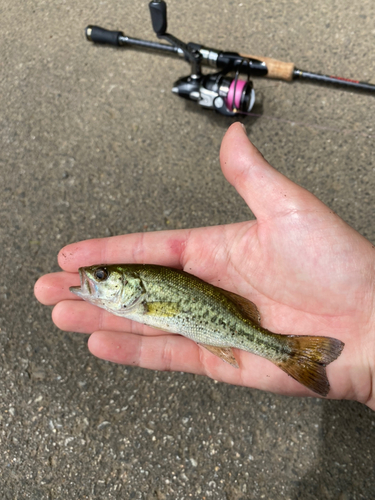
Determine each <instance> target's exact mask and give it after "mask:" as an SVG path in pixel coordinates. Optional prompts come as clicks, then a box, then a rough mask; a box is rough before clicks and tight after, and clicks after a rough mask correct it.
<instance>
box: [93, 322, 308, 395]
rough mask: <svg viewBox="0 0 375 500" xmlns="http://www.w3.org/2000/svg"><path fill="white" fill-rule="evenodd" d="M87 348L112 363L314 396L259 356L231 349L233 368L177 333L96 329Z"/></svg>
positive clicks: (290, 393) (282, 392) (289, 393)
mask: <svg viewBox="0 0 375 500" xmlns="http://www.w3.org/2000/svg"><path fill="white" fill-rule="evenodd" d="M88 347H89V349H90V352H91V353H92V354H93V355H94V356H97V357H98V358H101V359H105V360H107V361H112V362H114V363H120V364H126V365H133V366H139V367H142V368H148V369H151V370H167V371H183V372H187V373H196V374H199V375H207V376H209V377H211V378H213V379H214V380H218V381H221V382H227V383H230V384H235V385H245V386H248V387H254V388H258V389H261V390H265V391H272V392H277V393H279V394H287V395H295V396H306V395H309V396H313V395H315V396H316V394H314V393H312V392H311V391H309V390H308V389H305V388H304V387H303V386H301V385H300V384H298V382H296V381H295V380H293V379H292V378H291V377H289V376H288V375H287V374H286V373H284V372H282V371H281V370H280V369H279V368H277V367H276V366H275V365H273V364H272V363H271V362H269V361H267V360H265V359H263V358H260V357H259V356H255V355H254V354H250V353H248V352H244V351H240V350H238V349H235V356H236V359H237V361H238V363H239V366H240V369H238V368H234V367H233V366H230V365H228V364H227V363H225V362H224V361H222V360H221V359H220V358H218V357H217V356H215V355H213V354H212V353H210V352H208V351H207V350H206V349H204V348H203V347H200V346H198V345H197V344H196V343H195V342H193V341H191V340H189V339H187V338H185V337H182V336H180V335H170V334H166V335H162V336H158V337H144V336H142V335H133V334H130V333H116V332H109V331H100V332H94V333H93V334H92V335H91V337H90V339H89V342H88Z"/></svg>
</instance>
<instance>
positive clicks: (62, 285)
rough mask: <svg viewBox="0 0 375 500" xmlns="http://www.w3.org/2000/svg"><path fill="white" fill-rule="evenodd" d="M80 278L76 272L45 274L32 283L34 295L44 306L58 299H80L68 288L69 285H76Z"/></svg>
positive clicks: (55, 302)
mask: <svg viewBox="0 0 375 500" xmlns="http://www.w3.org/2000/svg"><path fill="white" fill-rule="evenodd" d="M79 284H80V279H79V275H78V273H64V272H60V273H53V274H46V275H44V276H42V277H41V278H39V279H38V281H37V282H36V283H35V285H34V294H35V297H36V298H37V299H38V300H39V302H41V303H42V304H44V305H46V306H52V305H55V304H57V303H58V302H59V301H60V300H64V299H70V300H80V299H79V297H77V296H76V295H74V294H73V293H72V292H71V291H70V290H69V287H70V286H78V285H79Z"/></svg>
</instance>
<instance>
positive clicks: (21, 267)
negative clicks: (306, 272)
mask: <svg viewBox="0 0 375 500" xmlns="http://www.w3.org/2000/svg"><path fill="white" fill-rule="evenodd" d="M147 4H148V3H147V2H146V1H140V2H130V1H126V0H125V1H119V0H113V1H111V2H109V1H102V2H89V1H87V0H81V1H80V2H73V1H72V0H66V1H63V2H56V3H52V2H45V1H43V0H35V1H33V2H22V1H20V0H15V1H14V2H5V0H0V28H1V30H0V33H1V35H0V36H1V42H0V56H1V57H0V61H1V62H0V64H1V73H0V99H1V108H0V109H1V112H0V140H1V149H0V169H1V170H0V171H1V183H0V238H1V246H0V261H1V280H0V328H1V330H0V355H1V364H0V374H1V385H0V456H1V464H2V465H1V472H0V491H1V495H0V496H1V498H3V499H4V500H5V499H9V500H10V499H24V498H25V499H33V500H39V499H60V498H61V499H65V498H67V499H68V498H69V499H97V498H105V499H112V498H116V499H128V498H129V499H146V500H151V499H157V500H163V499H174V500H175V499H178V500H183V499H185V500H186V499H190V498H192V499H202V500H205V499H207V500H210V499H220V500H222V499H224V500H240V499H241V500H245V499H258V498H265V499H279V498H285V499H290V500H296V499H301V498H303V499H317V498H318V499H333V500H349V499H371V498H374V497H375V493H374V492H375V472H374V470H375V469H374V461H375V414H374V413H373V412H371V411H370V410H369V409H367V408H366V407H364V406H362V405H360V404H357V403H354V402H340V401H321V400H318V399H300V400H297V399H290V398H286V397H281V396H275V395H272V394H268V393H262V392H259V391H255V390H251V389H246V388H239V387H231V386H228V385H224V384H218V383H215V382H214V381H212V380H208V379H205V378H202V377H198V376H193V375H186V374H181V373H158V372H150V371H146V370H142V369H136V368H129V367H124V366H117V365H113V364H110V363H107V362H104V361H100V360H97V359H95V358H93V357H92V356H91V355H90V354H89V353H88V351H87V347H86V342H87V338H86V337H85V336H82V335H78V334H74V333H64V332H61V331H59V330H58V329H57V328H55V327H54V325H53V323H52V321H51V318H50V313H51V311H50V309H49V308H47V307H43V306H41V305H40V304H38V303H37V302H36V300H35V299H34V298H33V285H34V282H35V280H36V279H37V278H38V277H39V276H41V275H42V274H43V273H47V272H51V271H54V270H57V269H58V267H57V263H56V255H57V252H58V250H59V249H60V248H61V247H62V246H63V245H65V244H67V243H70V242H73V241H76V240H80V239H85V238H90V237H102V236H107V235H114V234H122V233H126V232H135V231H151V230H160V229H166V228H188V227H197V226H202V225H215V224H222V223H228V222H235V221H242V220H245V219H247V218H248V217H249V216H251V214H250V213H249V211H248V209H247V207H246V206H245V204H244V202H243V201H242V199H240V197H239V196H238V195H237V193H236V192H235V191H234V190H233V188H231V187H230V186H229V185H228V184H227V183H226V181H225V180H224V178H223V176H222V174H221V170H220V167H219V161H218V155H219V147H220V142H221V139H222V136H223V134H224V132H225V130H226V129H227V127H228V126H229V125H230V123H232V120H231V119H228V118H225V117H222V116H219V115H216V114H214V113H213V112H209V111H203V110H199V109H198V108H197V107H196V106H195V105H194V104H193V103H186V102H184V101H182V100H180V99H178V97H176V96H174V95H172V93H171V92H170V90H171V87H172V84H173V82H174V81H175V80H176V79H177V78H178V77H180V76H182V75H185V74H187V73H188V70H189V67H188V65H187V64H186V63H185V62H184V61H182V60H179V59H173V58H171V57H166V56H163V55H154V54H151V53H147V52H142V51H136V50H131V49H125V50H116V49H113V48H109V47H96V46H94V45H93V44H90V43H88V42H87V41H86V40H85V38H84V31H83V30H84V28H85V26H86V25H87V24H99V25H102V26H105V27H108V28H111V29H122V30H123V31H125V33H126V34H129V35H130V36H134V37H139V38H146V39H151V40H154V39H155V36H154V34H153V32H152V29H151V23H150V19H149V13H148V6H147ZM168 7H169V28H170V31H171V32H172V33H173V34H175V35H176V36H179V37H180V38H182V39H183V40H186V41H197V42H201V43H204V44H206V45H209V46H213V47H218V48H222V49H226V50H238V51H242V52H247V53H253V54H260V55H268V56H270V57H274V58H277V59H281V60H292V61H293V62H295V63H296V65H297V67H300V68H302V69H308V70H311V71H318V72H319V71H320V72H325V73H329V74H337V75H340V76H346V77H352V78H358V79H362V80H368V81H372V82H373V83H375V65H374V57H373V50H374V49H373V47H374V36H375V3H374V2H372V1H370V0H364V1H363V2H352V1H349V0H342V1H341V2H326V1H324V0H317V1H316V2H314V3H311V2H303V1H300V2H292V1H287V0H281V1H280V0H269V1H267V2H265V1H260V0H255V1H254V2H251V3H250V2H242V3H241V2H239V1H238V2H233V1H223V2H220V3H218V2H216V1H214V0H207V1H206V2H199V1H197V0H187V1H185V2H177V1H173V0H171V1H170V2H169V3H168ZM255 88H256V89H257V106H256V109H255V112H256V113H258V114H261V116H260V117H249V118H247V119H246V120H245V123H246V125H247V130H248V134H249V137H250V138H251V140H252V141H253V142H254V143H255V144H256V146H257V147H258V148H259V149H260V150H261V152H262V153H263V154H264V155H265V157H266V158H267V159H268V160H269V161H270V163H271V164H272V165H274V166H275V167H276V168H278V169H279V170H280V171H281V172H283V173H284V174H286V175H287V176H289V177H290V178H291V179H292V180H294V181H295V182H297V183H299V184H301V185H303V186H304V187H306V188H307V189H309V190H310V191H312V192H313V193H315V194H316V195H317V196H318V197H319V198H320V199H321V200H322V201H324V202H325V203H327V204H328V205H329V206H330V207H331V208H332V209H334V210H335V211H336V212H337V213H338V214H339V215H340V216H341V217H342V218H343V219H344V220H346V221H347V222H348V223H350V224H351V225H352V226H353V227H354V228H356V229H357V230H358V231H360V232H361V233H362V234H363V235H364V236H366V237H367V238H369V239H370V240H371V241H373V242H374V241H375V218H374V207H375V198H374V192H375V180H374V178H375V176H374V172H375V162H374V139H375V128H374V110H375V105H374V103H375V101H374V97H373V96H370V95H364V94H358V93H357V94H355V93H351V92H346V91H342V90H338V89H334V88H324V87H318V86H316V85H310V84H303V83H298V82H295V83H293V84H287V83H280V82H276V81H270V80H262V79H257V80H255Z"/></svg>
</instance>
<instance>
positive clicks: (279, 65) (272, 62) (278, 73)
mask: <svg viewBox="0 0 375 500" xmlns="http://www.w3.org/2000/svg"><path fill="white" fill-rule="evenodd" d="M240 56H242V57H251V58H253V59H258V60H259V61H264V62H265V63H266V65H267V69H268V73H267V75H266V76H267V78H278V79H280V80H286V81H288V82H290V81H291V80H293V71H294V63H288V62H283V61H277V60H276V59H271V57H262V56H249V55H248V54H240Z"/></svg>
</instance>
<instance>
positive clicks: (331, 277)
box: [35, 123, 375, 409]
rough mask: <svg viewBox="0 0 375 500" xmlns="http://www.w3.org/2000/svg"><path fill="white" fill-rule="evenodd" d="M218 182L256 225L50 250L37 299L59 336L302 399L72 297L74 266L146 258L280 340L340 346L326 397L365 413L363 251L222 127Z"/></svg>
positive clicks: (112, 356) (374, 289) (361, 241)
mask: <svg viewBox="0 0 375 500" xmlns="http://www.w3.org/2000/svg"><path fill="white" fill-rule="evenodd" d="M220 160H221V166H222V170H223V173H224V175H225V177H226V178H227V180H228V181H229V182H230V183H231V184H232V185H233V186H234V187H235V188H236V189H237V191H238V193H239V194H240V195H241V196H242V197H243V198H244V200H245V201H246V202H247V203H248V205H249V207H250V208H251V210H252V212H253V213H254V215H255V216H256V220H251V221H248V222H242V223H236V224H228V225H224V226H214V227H205V228H199V229H187V230H176V231H161V232H153V233H141V234H129V235H124V236H115V237H111V238H103V239H96V240H87V241H82V242H79V243H74V244H71V245H68V246H66V247H65V248H63V249H62V250H61V251H60V253H59V257H58V259H59V264H60V266H61V268H62V269H63V270H64V271H63V272H60V273H54V274H48V275H45V276H43V277H42V278H40V279H39V280H38V281H37V283H36V285H35V295H36V297H37V299H38V300H39V301H40V302H42V303H43V304H46V305H55V307H54V309H53V313H52V317H53V321H54V322H55V324H56V325H57V326H58V327H59V328H60V329H62V330H68V331H76V332H82V333H91V337H90V339H89V343H88V345H89V349H90V351H91V352H92V353H93V354H94V355H95V356H98V357H100V358H103V359H106V360H109V361H113V362H116V363H123V364H129V365H137V366H141V367H144V368H150V369H154V370H176V371H186V372H191V373H197V374H204V375H207V376H209V377H211V378H214V379H216V380H219V381H223V382H227V383H231V384H239V385H244V386H249V387H256V388H259V389H262V390H268V391H272V392H277V393H281V394H287V395H296V396H307V395H314V393H312V392H311V391H309V390H308V389H306V388H305V387H303V386H301V385H300V384H298V383H297V382H296V381H295V380H293V379H292V378H291V377H288V375H286V374H285V373H284V372H282V371H281V370H280V369H279V368H277V367H276V366H275V365H273V364H272V363H271V362H269V361H267V360H265V359H263V358H261V357H259V356H255V355H254V354H251V353H248V352H245V351H242V350H241V351H240V350H236V358H237V359H238V360H239V365H240V367H241V368H240V369H236V368H233V367H231V366H230V365H228V364H226V363H224V362H223V361H222V360H220V359H219V358H217V357H216V356H214V355H213V354H211V353H209V352H208V351H206V350H205V349H203V348H200V347H199V346H198V345H197V344H195V343H194V342H192V341H191V340H189V339H187V338H185V337H182V336H179V335H175V334H170V333H163V332H161V331H160V330H154V329H152V328H149V327H146V326H144V325H141V324H139V323H134V322H131V321H130V320H127V319H125V318H120V317H117V316H113V315H111V314H109V313H107V312H106V311H104V310H102V309H99V308H97V307H95V306H93V305H91V304H89V303H87V302H83V301H81V300H78V299H77V297H76V296H74V295H73V294H72V293H71V292H69V287H70V286H72V285H78V284H79V276H78V273H77V271H78V268H79V267H81V266H89V265H93V264H112V263H116V264H120V263H149V264H159V265H164V266H170V267H176V268H180V269H184V270H185V271H188V272H189V273H191V274H194V275H196V276H198V277H200V278H201V279H203V280H205V281H207V282H209V283H212V284H214V285H216V286H219V287H221V288H224V289H227V290H230V291H233V292H235V293H237V294H239V295H242V296H244V297H246V298H248V299H250V300H251V301H252V302H254V303H255V304H256V305H257V307H258V309H259V311H260V314H261V317H262V326H264V327H265V328H267V329H269V330H271V331H273V332H277V333H283V334H294V335H325V336H329V337H334V338H337V339H340V340H342V341H343V342H344V343H345V347H344V350H343V352H342V354H341V355H340V357H339V358H338V359H337V360H336V361H334V362H333V363H332V364H330V365H329V366H328V367H327V375H328V379H329V381H330V385H331V390H330V393H329V395H328V397H330V398H339V399H343V398H345V399H355V400H358V401H360V402H362V403H365V404H367V405H368V406H369V407H371V408H372V409H375V393H374V387H375V248H374V246H373V245H371V243H370V242H369V241H368V240H366V239H365V238H363V237H362V236H361V235H360V234H359V233H357V232H356V231H355V230H354V229H352V228H351V227H350V226H348V225H347V224H346V223H345V222H344V221H343V220H342V219H340V218H339V217H338V216H337V215H336V214H335V213H334V212H332V210H330V209H329V208H328V207H327V206H326V205H324V204H323V203H322V202H321V201H319V200H318V199H317V198H316V197H315V196H314V195H312V194H311V193H310V192H308V191H306V190H305V189H303V188H301V187H299V186H297V185H296V184H294V183H293V182H292V181H290V180H289V179H287V178H286V177H285V176H283V175H282V174H281V173H279V172H278V171H277V170H275V169H273V168H272V167H271V166H270V165H269V164H268V163H267V162H266V160H265V159H264V158H263V157H262V156H261V154H260V153H259V152H258V151H257V150H256V149H255V147H254V146H253V145H252V144H251V143H250V142H249V140H248V138H247V136H246V134H245V132H244V131H243V129H242V127H241V125H240V124H238V123H237V124H234V125H232V126H231V127H230V128H229V130H228V131H227V133H226V135H225V137H224V139H223V142H222V146H221V153H220Z"/></svg>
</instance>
